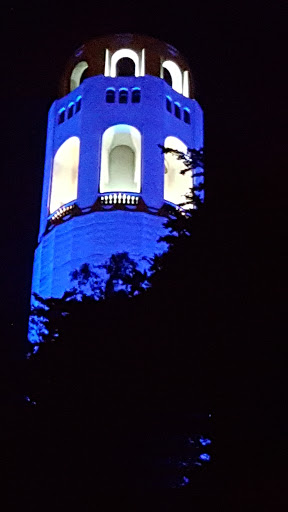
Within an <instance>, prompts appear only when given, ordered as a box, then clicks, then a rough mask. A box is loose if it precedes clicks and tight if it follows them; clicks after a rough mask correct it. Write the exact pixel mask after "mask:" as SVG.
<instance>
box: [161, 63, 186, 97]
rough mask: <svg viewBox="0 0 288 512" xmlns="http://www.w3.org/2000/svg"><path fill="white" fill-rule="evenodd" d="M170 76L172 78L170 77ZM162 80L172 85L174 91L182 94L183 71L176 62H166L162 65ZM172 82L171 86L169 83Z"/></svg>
mask: <svg viewBox="0 0 288 512" xmlns="http://www.w3.org/2000/svg"><path fill="white" fill-rule="evenodd" d="M169 75H170V76H169ZM162 78H163V79H164V80H165V81H166V82H167V83H168V84H169V85H171V87H172V89H174V90H175V91H177V92H179V93H180V94H182V92H183V83H182V71H181V69H180V68H179V66H178V65H177V64H176V62H173V61H172V60H166V61H165V62H163V64H162ZM170 81H171V84H170V83H169V82H170Z"/></svg>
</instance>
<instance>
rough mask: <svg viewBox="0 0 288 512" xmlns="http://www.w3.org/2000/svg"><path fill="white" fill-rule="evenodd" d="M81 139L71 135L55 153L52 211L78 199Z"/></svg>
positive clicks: (50, 209) (51, 196) (50, 207)
mask: <svg viewBox="0 0 288 512" xmlns="http://www.w3.org/2000/svg"><path fill="white" fill-rule="evenodd" d="M79 152H80V139H79V138H78V137H70V138H69V139H67V140H66V141H65V142H64V143H63V144H62V146H60V148H59V149H58V151H57V152H56V154H55V157H54V161H53V170H52V183H51V194H50V206H49V211H50V213H53V212H55V210H57V209H58V208H60V206H63V205H64V204H67V203H70V202H71V201H74V200H75V199H77V188H78V167H79Z"/></svg>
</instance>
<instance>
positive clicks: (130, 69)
mask: <svg viewBox="0 0 288 512" xmlns="http://www.w3.org/2000/svg"><path fill="white" fill-rule="evenodd" d="M116 76H135V62H134V61H133V60H132V59H130V57H122V59H119V60H118V61H117V64H116Z"/></svg>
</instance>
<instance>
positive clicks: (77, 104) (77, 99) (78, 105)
mask: <svg viewBox="0 0 288 512" xmlns="http://www.w3.org/2000/svg"><path fill="white" fill-rule="evenodd" d="M81 101H82V98H81V96H78V97H77V98H76V108H75V114H77V112H79V111H80V110H81Z"/></svg>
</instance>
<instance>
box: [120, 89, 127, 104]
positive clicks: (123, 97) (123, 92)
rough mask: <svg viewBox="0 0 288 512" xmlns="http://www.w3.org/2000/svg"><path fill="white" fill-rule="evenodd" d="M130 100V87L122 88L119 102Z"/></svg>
mask: <svg viewBox="0 0 288 512" xmlns="http://www.w3.org/2000/svg"><path fill="white" fill-rule="evenodd" d="M127 102H128V89H120V91H119V103H127Z"/></svg>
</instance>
